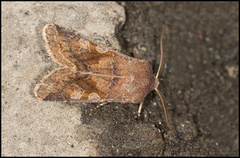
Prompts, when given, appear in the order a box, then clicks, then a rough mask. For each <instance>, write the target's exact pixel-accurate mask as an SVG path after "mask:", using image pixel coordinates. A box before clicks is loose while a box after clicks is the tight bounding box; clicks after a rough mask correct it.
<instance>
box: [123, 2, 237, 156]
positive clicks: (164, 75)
mask: <svg viewBox="0 0 240 158" xmlns="http://www.w3.org/2000/svg"><path fill="white" fill-rule="evenodd" d="M123 4H124V3H123ZM125 10H126V15H127V20H126V22H125V25H124V28H123V32H122V33H121V34H122V35H123V39H124V40H123V41H124V42H123V43H124V47H123V52H125V51H124V50H126V52H133V55H134V56H135V57H137V58H141V59H146V60H148V61H149V62H150V63H151V65H152V66H153V71H154V72H156V71H157V68H158V63H159V56H160V50H159V37H160V34H161V31H162V26H163V25H164V26H165V29H164V30H165V31H164V37H163V50H164V52H165V53H164V54H165V58H164V69H163V71H162V72H161V73H160V84H159V89H160V90H161V91H162V92H163V94H164V95H165V98H166V100H167V103H168V113H169V115H170V116H169V118H170V122H171V123H170V124H172V126H173V130H174V131H175V134H176V136H177V140H178V142H177V143H173V142H168V140H169V139H168V138H166V139H164V143H165V146H164V150H163V155H164V156H220V155H222V156H223V155H224V156H239V96H238V95H239V3H238V2H139V3H131V2H126V3H125ZM153 94H154V93H152V94H151V93H150V95H148V97H147V98H148V99H146V100H145V103H144V104H145V106H144V109H143V113H144V114H145V113H146V114H147V118H148V119H149V120H150V121H152V122H158V121H159V119H158V113H159V111H158V110H154V109H155V108H156V107H155V106H154V104H152V102H157V103H158V102H159V101H157V100H158V97H157V96H156V95H155V96H154V95H153ZM161 114H162V116H163V115H164V114H163V111H161ZM162 119H164V117H162ZM154 124H156V123H154ZM156 125H157V124H156ZM162 125H163V126H160V129H161V131H163V130H167V128H164V126H166V123H165V122H164V121H163V123H162Z"/></svg>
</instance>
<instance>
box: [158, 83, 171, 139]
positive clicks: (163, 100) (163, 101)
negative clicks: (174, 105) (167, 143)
mask: <svg viewBox="0 0 240 158" xmlns="http://www.w3.org/2000/svg"><path fill="white" fill-rule="evenodd" d="M155 91H156V92H157V93H158V95H159V97H160V100H161V102H162V105H163V110H164V113H165V118H166V121H167V125H168V128H169V129H170V131H171V133H172V135H173V137H174V138H175V134H174V133H173V131H172V129H171V126H170V124H169V122H168V115H167V110H166V107H165V102H166V101H165V99H164V97H163V94H162V92H161V91H159V90H158V89H157V88H155Z"/></svg>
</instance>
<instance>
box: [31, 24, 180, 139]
mask: <svg viewBox="0 0 240 158" xmlns="http://www.w3.org/2000/svg"><path fill="white" fill-rule="evenodd" d="M162 35H163V34H162ZM162 35H161V38H160V39H161V46H160V47H161V60H160V64H159V69H158V72H157V74H156V76H155V75H154V74H153V72H152V69H151V66H150V64H149V63H148V62H147V61H146V60H140V59H136V58H132V57H129V56H127V55H124V54H122V53H119V52H118V51H116V50H114V49H112V48H109V47H107V46H106V45H104V44H100V43H96V42H94V41H91V40H89V39H87V38H86V37H84V36H83V35H80V34H76V33H74V32H72V31H69V30H67V29H65V28H62V27H60V26H58V25H55V24H47V25H46V26H45V27H44V28H43V39H44V40H45V42H46V50H47V52H48V54H49V55H50V56H51V58H52V59H53V60H54V62H56V63H58V64H59V65H60V66H61V67H59V68H56V69H54V70H52V71H51V72H50V74H48V75H47V76H45V77H43V79H42V80H41V83H39V84H37V85H36V87H35V89H34V94H35V96H36V97H37V98H38V99H40V100H50V101H53V100H54V101H75V102H97V103H104V102H120V103H140V106H139V109H138V116H140V113H141V109H142V105H143V101H144V98H145V97H146V96H147V94H148V93H149V92H150V91H152V90H155V91H156V92H157V93H158V95H159V97H160V99H161V102H162V105H163V108H164V113H165V116H166V121H167V124H168V127H169V129H170V130H171V127H170V125H169V122H168V118H167V112H166V108H165V99H164V97H163V95H162V93H161V92H160V91H159V90H158V89H157V87H158V85H159V81H158V76H159V73H160V70H161V68H162V61H163V53H162ZM171 132H172V130H171ZM172 134H173V136H174V133H173V132H172ZM174 137H175V136H174Z"/></svg>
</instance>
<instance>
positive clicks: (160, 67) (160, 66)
mask: <svg viewBox="0 0 240 158" xmlns="http://www.w3.org/2000/svg"><path fill="white" fill-rule="evenodd" d="M163 32H164V27H163V30H162V33H161V37H160V49H161V59H160V63H159V67H158V71H157V74H156V78H158V76H159V74H160V71H161V69H162V63H163V44H162V43H163ZM155 91H156V92H157V93H158V95H159V97H160V100H161V102H162V105H163V110H164V114H165V118H166V122H167V125H168V128H169V129H170V131H171V133H172V135H173V137H174V138H175V134H174V133H173V131H172V129H171V126H170V124H169V122H168V115H167V110H166V107H165V103H166V101H165V99H164V97H163V94H162V92H161V91H159V90H158V89H157V88H155Z"/></svg>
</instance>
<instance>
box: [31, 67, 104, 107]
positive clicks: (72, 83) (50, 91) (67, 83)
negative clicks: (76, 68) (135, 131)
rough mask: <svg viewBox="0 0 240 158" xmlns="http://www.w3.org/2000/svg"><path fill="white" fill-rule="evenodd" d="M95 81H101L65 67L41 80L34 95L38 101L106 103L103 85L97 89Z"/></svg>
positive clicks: (98, 78)
mask: <svg viewBox="0 0 240 158" xmlns="http://www.w3.org/2000/svg"><path fill="white" fill-rule="evenodd" d="M96 79H97V80H101V78H100V77H97V78H92V77H91V75H86V74H81V72H78V73H74V72H72V71H71V70H70V69H69V68H66V67H65V68H58V69H54V70H53V71H52V72H51V73H50V74H49V75H48V76H46V77H44V78H43V79H42V82H41V83H40V84H38V85H37V86H36V87H35V90H34V93H35V96H36V97H37V98H38V99H40V100H60V101H64V100H68V101H88V102H99V101H106V100H107V99H108V98H107V97H108V94H107V91H106V88H104V86H105V84H102V86H103V87H99V88H98V86H99V85H97V82H96ZM102 82H103V81H102ZM104 82H105V83H106V82H108V81H107V80H105V81H104ZM106 84H108V83H106ZM100 89H101V90H100ZM102 90H103V91H102ZM104 91H105V92H104Z"/></svg>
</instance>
